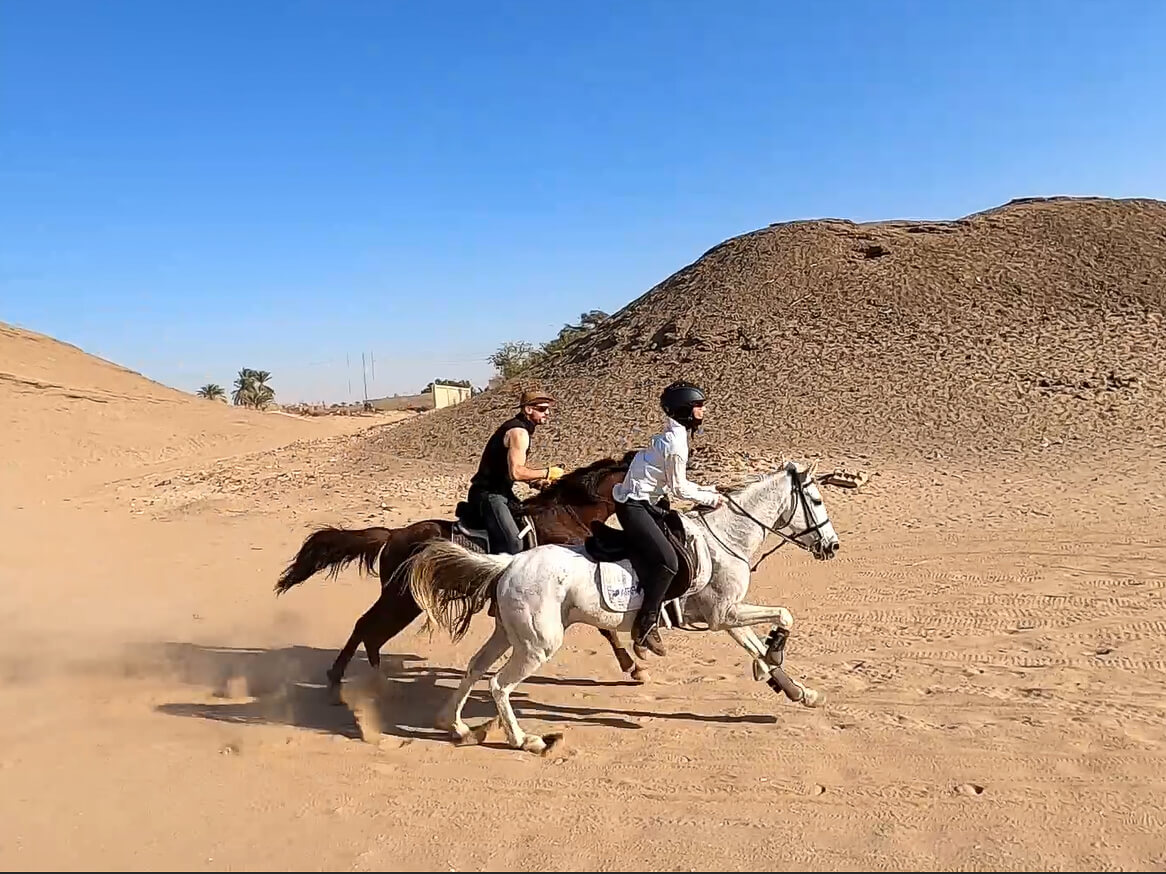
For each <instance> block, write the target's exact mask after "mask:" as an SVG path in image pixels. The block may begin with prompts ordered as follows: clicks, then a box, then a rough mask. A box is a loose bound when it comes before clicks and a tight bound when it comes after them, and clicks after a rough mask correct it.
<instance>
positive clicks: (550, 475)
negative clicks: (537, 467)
mask: <svg viewBox="0 0 1166 874" xmlns="http://www.w3.org/2000/svg"><path fill="white" fill-rule="evenodd" d="M565 473H566V471H565V470H563V469H562V468H561V467H559V466H558V465H557V464H556V465H555V466H554V467H548V468H547V482H552V483H553V482H554V481H555V480H557V479H559V478H560V477H562V476H563V474H565Z"/></svg>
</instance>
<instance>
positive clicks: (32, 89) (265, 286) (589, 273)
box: [0, 0, 1166, 401]
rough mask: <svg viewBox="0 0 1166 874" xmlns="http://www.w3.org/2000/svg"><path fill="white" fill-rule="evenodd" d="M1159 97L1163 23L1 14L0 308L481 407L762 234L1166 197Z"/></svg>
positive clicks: (105, 7) (868, 13)
mask: <svg viewBox="0 0 1166 874" xmlns="http://www.w3.org/2000/svg"><path fill="white" fill-rule="evenodd" d="M1164 95H1166V2H1162V0H1142V2H1122V0H1095V2H1070V0H1060V2H1046V0H994V2H982V0H977V2H972V0H958V2H957V0H951V2H934V0H930V2H924V0H918V2H912V3H905V2H891V0H877V2H858V0H855V2H847V3H827V2H823V3H804V2H802V3H797V2H782V0H766V2H761V0H739V2H732V0H721V2H719V3H714V2H713V0H706V2H703V3H697V2H689V0H634V2H624V0H620V2H616V0H591V2H587V3H574V4H567V3H557V2H547V0H537V2H536V0H529V2H511V0H490V2H480V0H478V2H426V0H413V2H405V0H375V2H373V0H368V2H355V0H328V2H325V0H294V2H293V0H284V2H269V0H247V2H224V0H185V2H179V0H138V2H125V0H100V2H95V0H76V2H58V0H22V2H16V0H0V320H3V321H9V322H15V323H17V324H20V325H23V326H25V327H29V328H32V329H34V330H38V331H42V332H44V333H47V334H51V335H54V336H57V337H59V338H61V339H64V340H67V341H69V342H73V343H76V344H78V345H81V346H82V347H83V348H85V349H87V350H89V351H92V352H94V353H96V354H99V355H102V356H104V357H106V358H110V359H112V360H114V361H117V362H118V363H121V364H124V365H126V366H129V367H132V368H134V369H137V370H141V371H142V372H144V373H146V374H147V375H148V376H151V377H153V378H155V379H159V380H161V381H163V382H166V383H169V384H171V385H174V386H177V387H179V388H184V389H190V390H193V389H194V388H196V387H197V386H198V385H200V384H202V383H204V382H207V381H215V382H219V383H221V384H223V385H225V386H229V385H230V383H231V381H232V379H233V377H234V374H235V372H236V371H237V370H238V369H239V368H240V367H244V366H249V367H256V368H262V369H266V370H270V371H272V372H273V373H274V380H273V383H274V386H275V388H276V389H277V392H278V398H279V399H280V400H285V401H293V400H301V399H303V400H317V399H326V400H343V399H345V398H346V397H347V395H348V375H349V371H348V370H346V365H345V357H346V355H347V356H350V357H351V359H352V361H353V366H352V368H351V376H352V391H353V395H354V396H355V397H359V395H360V393H361V384H360V365H359V362H360V353H361V351H366V352H371V353H372V354H373V355H374V356H375V360H376V378H375V380H374V381H373V382H372V383H371V384H370V386H369V393H370V395H379V394H385V393H392V392H394V391H415V390H417V389H420V388H421V387H422V386H423V385H424V384H425V383H426V382H428V381H429V380H430V379H431V378H433V377H435V376H441V377H451V378H456V377H465V378H470V379H473V380H474V381H475V382H477V383H479V384H481V383H484V382H485V380H486V379H487V378H488V376H489V373H490V367H489V365H488V364H487V363H486V361H485V359H486V356H487V355H489V353H490V352H491V351H492V350H493V349H495V348H496V347H497V346H498V344H500V343H501V342H502V341H504V340H507V339H527V340H530V341H533V342H537V341H542V340H545V339H548V338H549V337H551V336H553V335H554V333H555V332H556V331H557V330H558V328H559V327H560V326H561V325H562V324H563V322H565V321H568V320H572V319H574V318H575V317H576V316H577V315H578V313H579V312H581V311H583V310H588V309H591V308H600V309H605V310H607V311H609V312H613V311H615V310H616V309H618V308H619V307H621V306H622V305H624V304H625V303H627V302H628V301H630V300H632V299H633V298H635V297H637V296H638V295H640V294H642V293H643V292H644V291H646V290H647V289H648V288H650V287H651V286H652V285H653V284H655V283H656V282H658V281H660V280H661V279H664V278H665V277H667V276H668V275H669V274H671V273H672V272H674V271H675V270H677V269H679V268H680V267H682V266H683V265H685V264H687V263H689V262H690V261H692V260H693V259H695V258H697V257H699V256H700V255H701V254H702V253H703V252H704V251H705V250H707V249H708V248H710V247H711V246H713V245H715V244H716V243H718V242H720V241H721V240H723V239H725V238H726V237H729V236H732V235H734V234H738V233H742V232H745V231H748V230H752V229H754V228H757V227H761V226H764V225H766V224H768V223H770V222H774V221H784V220H788V219H797V218H813V217H821V216H835V217H845V218H851V219H855V220H868V219H883V218H954V217H958V216H961V215H965V214H967V213H969V212H973V211H977V210H980V209H985V208H989V207H992V206H995V205H997V204H999V203H1002V202H1004V201H1006V200H1008V199H1010V198H1012V197H1018V196H1027V195H1051V194H1098V195H1108V196H1135V195H1136V196H1151V197H1166V96H1164ZM0 364H2V362H0Z"/></svg>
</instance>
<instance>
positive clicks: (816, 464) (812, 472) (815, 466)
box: [807, 458, 822, 477]
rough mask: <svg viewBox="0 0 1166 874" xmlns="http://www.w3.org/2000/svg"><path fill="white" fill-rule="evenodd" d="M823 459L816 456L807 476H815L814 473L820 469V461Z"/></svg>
mask: <svg viewBox="0 0 1166 874" xmlns="http://www.w3.org/2000/svg"><path fill="white" fill-rule="evenodd" d="M821 460H822V459H820V458H815V459H814V461H813V463H812V464H811V465H810V469H809V471H807V477H812V476H813V475H814V474H815V473H816V472H817V470H818V462H819V461H821Z"/></svg>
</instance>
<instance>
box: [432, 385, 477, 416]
mask: <svg viewBox="0 0 1166 874" xmlns="http://www.w3.org/2000/svg"><path fill="white" fill-rule="evenodd" d="M469 399H470V390H469V389H468V388H466V387H465V386H461V385H438V384H437V383H434V384H433V408H434V409H435V410H440V409H441V408H442V407H451V406H453V405H454V404H460V403H461V402H462V401H467V400H469Z"/></svg>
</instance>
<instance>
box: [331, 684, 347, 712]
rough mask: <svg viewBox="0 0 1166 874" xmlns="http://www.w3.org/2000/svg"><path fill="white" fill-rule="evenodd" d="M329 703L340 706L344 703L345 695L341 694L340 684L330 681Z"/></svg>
mask: <svg viewBox="0 0 1166 874" xmlns="http://www.w3.org/2000/svg"><path fill="white" fill-rule="evenodd" d="M328 703H329V704H331V705H332V706H333V707H339V706H342V705H343V704H344V697H343V696H342V695H341V694H340V684H339V683H333V682H332V681H331V680H329V681H328Z"/></svg>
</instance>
